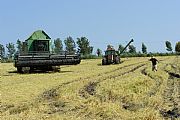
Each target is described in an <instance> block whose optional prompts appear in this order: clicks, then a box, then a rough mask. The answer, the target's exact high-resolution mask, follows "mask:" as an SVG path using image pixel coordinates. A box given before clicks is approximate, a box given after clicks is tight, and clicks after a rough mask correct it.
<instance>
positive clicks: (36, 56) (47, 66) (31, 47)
mask: <svg viewBox="0 0 180 120" xmlns="http://www.w3.org/2000/svg"><path fill="white" fill-rule="evenodd" d="M51 46H52V44H51V38H50V37H49V36H48V35H47V34H46V33H45V32H44V31H43V30H38V31H35V32H34V33H33V34H32V35H31V36H30V37H29V38H28V39H27V40H25V42H23V48H22V51H20V52H19V53H16V55H15V58H14V66H15V67H16V68H17V71H18V72H19V73H23V72H24V71H25V70H26V71H27V70H28V71H34V70H45V71H50V70H54V68H56V66H61V65H77V64H80V62H81V58H80V55H79V54H75V53H68V52H67V51H59V53H53V52H52V47H51Z"/></svg>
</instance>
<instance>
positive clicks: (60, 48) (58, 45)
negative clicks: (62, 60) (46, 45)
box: [54, 38, 63, 53]
mask: <svg viewBox="0 0 180 120" xmlns="http://www.w3.org/2000/svg"><path fill="white" fill-rule="evenodd" d="M54 45H55V48H54V52H55V53H59V52H60V51H63V43H62V40H60V38H57V39H56V40H54Z"/></svg>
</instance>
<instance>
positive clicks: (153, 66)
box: [149, 56, 158, 71]
mask: <svg viewBox="0 0 180 120" xmlns="http://www.w3.org/2000/svg"><path fill="white" fill-rule="evenodd" d="M149 60H150V61H151V62H152V71H157V63H158V60H157V59H156V58H155V57H154V56H152V57H151V59H149Z"/></svg>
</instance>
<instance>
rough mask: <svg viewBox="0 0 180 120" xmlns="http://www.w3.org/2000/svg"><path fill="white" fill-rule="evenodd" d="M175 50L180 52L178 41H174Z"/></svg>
mask: <svg viewBox="0 0 180 120" xmlns="http://www.w3.org/2000/svg"><path fill="white" fill-rule="evenodd" d="M175 51H176V52H177V53H180V41H179V42H177V43H176V46H175Z"/></svg>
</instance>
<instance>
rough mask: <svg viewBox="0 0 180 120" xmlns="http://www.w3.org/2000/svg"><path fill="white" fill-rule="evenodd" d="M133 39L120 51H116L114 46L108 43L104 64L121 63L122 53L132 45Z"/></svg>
mask: <svg viewBox="0 0 180 120" xmlns="http://www.w3.org/2000/svg"><path fill="white" fill-rule="evenodd" d="M133 41H134V40H133V39H131V41H130V42H129V43H128V44H127V45H126V46H125V47H124V49H123V50H122V51H121V52H120V53H119V52H118V51H116V50H115V49H114V48H113V47H112V46H110V45H108V46H107V50H106V51H105V55H104V56H103V59H102V65H109V64H119V63H120V55H121V54H122V53H123V52H124V51H125V50H126V48H127V47H128V46H129V45H130V43H131V42H133Z"/></svg>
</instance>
